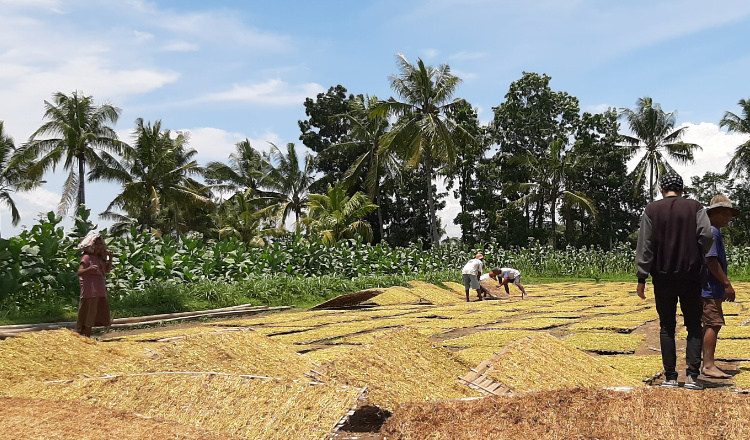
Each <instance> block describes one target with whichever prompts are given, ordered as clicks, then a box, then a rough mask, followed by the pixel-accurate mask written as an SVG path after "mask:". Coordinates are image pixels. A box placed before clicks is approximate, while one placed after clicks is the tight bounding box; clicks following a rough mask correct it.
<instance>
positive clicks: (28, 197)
mask: <svg viewBox="0 0 750 440" xmlns="http://www.w3.org/2000/svg"><path fill="white" fill-rule="evenodd" d="M60 197H61V194H60V193H56V192H54V191H50V190H48V189H45V188H37V189H35V190H34V191H29V192H20V193H17V194H16V196H15V197H14V198H15V199H18V200H23V201H25V202H26V203H27V204H28V205H30V207H31V208H38V209H40V210H42V211H50V210H54V209H56V208H57V204H58V203H60Z"/></svg>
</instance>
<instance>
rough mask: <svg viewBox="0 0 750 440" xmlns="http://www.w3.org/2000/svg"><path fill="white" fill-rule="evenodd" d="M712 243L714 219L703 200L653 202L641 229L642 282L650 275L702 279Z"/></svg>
mask: <svg viewBox="0 0 750 440" xmlns="http://www.w3.org/2000/svg"><path fill="white" fill-rule="evenodd" d="M712 244H713V235H712V233H711V222H710V220H709V219H708V215H706V210H705V209H703V206H702V205H701V204H700V203H698V202H696V201H695V200H689V199H684V198H682V197H676V196H671V197H666V198H664V199H661V200H657V201H655V202H651V203H649V204H648V206H646V211H645V212H644V213H643V217H641V227H640V230H639V231H638V247H637V248H636V267H637V269H638V272H637V276H638V281H639V282H645V280H646V278H648V275H649V274H651V276H652V277H653V278H654V280H655V281H658V280H674V279H683V280H687V279H691V280H695V281H700V280H701V278H702V276H703V271H704V269H705V266H704V265H705V258H704V255H705V253H706V252H708V250H709V249H711V245H712Z"/></svg>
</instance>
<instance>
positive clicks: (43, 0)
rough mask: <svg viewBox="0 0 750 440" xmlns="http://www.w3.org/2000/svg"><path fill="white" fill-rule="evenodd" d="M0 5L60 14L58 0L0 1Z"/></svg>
mask: <svg viewBox="0 0 750 440" xmlns="http://www.w3.org/2000/svg"><path fill="white" fill-rule="evenodd" d="M0 5H4V6H9V7H23V8H42V9H48V10H49V11H51V12H55V13H58V14H59V13H62V12H61V10H60V8H59V7H60V1H59V0H0Z"/></svg>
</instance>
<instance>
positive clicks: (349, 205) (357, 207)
mask: <svg viewBox="0 0 750 440" xmlns="http://www.w3.org/2000/svg"><path fill="white" fill-rule="evenodd" d="M309 199H310V203H309V206H310V216H309V217H308V218H307V219H305V222H306V223H307V224H308V225H309V226H310V228H311V229H312V230H313V231H317V232H318V233H319V234H320V235H321V237H322V239H323V242H324V243H327V244H334V243H336V242H338V241H339V240H342V239H348V238H354V237H356V236H361V237H362V238H363V239H364V240H365V241H366V242H370V241H372V228H371V227H370V224H369V223H367V222H366V221H364V220H362V219H363V218H365V217H366V216H367V215H368V214H369V213H371V212H372V211H374V210H375V209H377V206H376V205H373V204H372V202H371V201H370V199H369V198H367V196H366V195H365V194H364V193H362V192H359V191H358V192H356V193H355V194H354V195H353V196H351V197H349V196H348V195H346V190H345V189H344V188H343V187H342V186H341V185H337V186H333V187H331V186H329V187H328V194H327V195H325V194H310V196H309Z"/></svg>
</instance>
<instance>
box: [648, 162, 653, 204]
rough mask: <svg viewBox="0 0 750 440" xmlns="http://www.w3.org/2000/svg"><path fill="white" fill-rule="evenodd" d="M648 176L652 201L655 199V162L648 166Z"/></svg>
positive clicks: (649, 194)
mask: <svg viewBox="0 0 750 440" xmlns="http://www.w3.org/2000/svg"><path fill="white" fill-rule="evenodd" d="M648 177H649V184H648V200H649V201H650V202H653V201H654V164H653V163H652V164H651V166H649V167H648Z"/></svg>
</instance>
